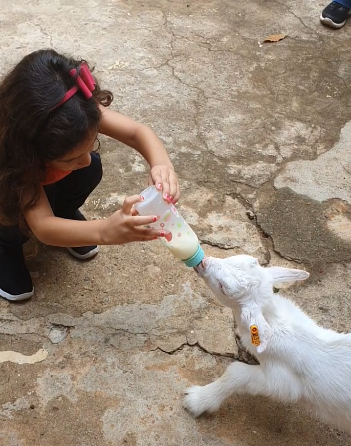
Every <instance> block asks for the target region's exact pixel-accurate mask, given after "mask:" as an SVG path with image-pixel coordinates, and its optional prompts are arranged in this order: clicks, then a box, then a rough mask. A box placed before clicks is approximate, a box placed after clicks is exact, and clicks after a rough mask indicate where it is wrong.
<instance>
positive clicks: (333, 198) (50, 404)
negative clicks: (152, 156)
mask: <svg viewBox="0 0 351 446" xmlns="http://www.w3.org/2000/svg"><path fill="white" fill-rule="evenodd" d="M326 4H327V2H323V1H322V0H316V1H313V2H310V1H302V0H287V1H277V0H275V1H273V0H272V1H270V0H261V1H260V0H254V1H250V2H242V1H241V2H239V1H233V0H198V1H193V0H187V1H185V0H173V1H171V0H168V1H167V0H86V1H84V2H82V1H78V0H51V1H46V0H22V1H21V2H10V1H8V0H0V21H1V47H0V48H1V67H0V71H1V74H3V73H5V72H6V70H7V69H9V68H10V67H11V66H12V65H13V64H15V63H16V62H17V61H18V60H19V59H20V58H21V57H22V56H24V55H25V54H27V53H28V52H30V51H32V50H36V49H39V48H45V47H53V48H55V49H56V50H58V51H60V52H65V53H69V54H73V55H75V56H76V57H82V58H85V59H86V60H88V61H89V62H90V63H92V64H94V65H95V67H96V68H95V72H96V75H97V76H98V78H99V79H100V81H101V83H102V84H103V85H104V86H106V88H109V89H110V90H112V91H113V92H114V94H115V101H114V103H113V107H114V108H116V109H118V110H119V111H121V112H122V113H124V114H127V115H129V116H131V117H132V118H134V119H136V120H139V121H141V122H143V123H145V124H147V125H150V126H151V127H152V128H153V129H154V130H155V131H156V133H157V134H158V135H159V136H160V138H161V139H162V140H163V141H164V143H165V145H166V147H167V149H168V150H169V153H170V156H171V157H172V160H173V162H174V165H175V167H176V170H177V172H178V174H179V178H180V182H181V187H182V197H181V200H180V203H179V207H180V210H181V212H182V213H183V215H184V216H186V218H187V220H188V222H189V223H190V224H191V225H192V227H193V228H194V230H195V231H196V232H197V234H198V236H199V238H200V240H201V241H202V243H203V247H204V250H205V251H206V253H207V254H210V255H215V256H219V257H226V256H229V255H233V254H236V253H248V254H251V255H254V256H256V257H257V258H258V259H259V260H260V262H261V263H262V264H268V263H270V264H274V265H292V266H296V265H298V266H299V267H301V266H302V267H303V268H306V269H307V270H308V271H310V272H311V277H310V279H309V280H308V281H307V282H306V283H303V284H300V285H299V286H290V287H288V288H287V289H286V290H285V291H284V292H285V293H287V294H288V295H289V296H291V297H292V299H294V300H295V301H296V302H298V303H299V304H300V305H301V306H302V307H303V308H304V309H305V310H306V312H307V313H308V314H310V315H311V316H312V317H313V318H314V319H315V320H317V321H318V322H320V323H321V324H322V325H324V326H325V327H332V328H334V329H336V330H340V331H343V330H351V299H350V298H351V207H350V206H351V121H350V119H351V113H350V98H351V94H350V86H351V70H350V65H349V60H350V58H349V55H350V36H351V23H349V24H347V25H346V26H345V27H344V28H343V29H341V30H339V31H332V30H329V29H327V28H324V27H322V26H321V25H320V23H319V19H318V17H319V14H320V12H321V10H322V9H323V7H324V6H325V5H326ZM277 33H282V34H285V35H286V37H285V38H284V39H283V40H281V41H279V42H276V43H273V42H264V39H265V37H267V36H268V35H270V34H277ZM101 153H102V158H103V163H104V169H105V174H104V178H103V181H102V183H101V185H100V186H99V187H98V189H97V190H96V191H95V192H94V194H93V195H92V196H91V197H90V199H89V201H88V202H87V204H86V206H85V210H84V211H85V213H86V215H87V216H88V217H89V218H103V217H106V216H108V215H110V214H111V213H112V212H113V211H115V210H116V209H118V207H119V205H120V204H121V202H122V201H123V198H124V197H125V196H126V195H131V194H134V193H138V192H139V191H141V190H142V189H143V187H144V186H145V184H146V178H147V169H146V166H145V164H144V162H143V161H142V160H141V158H140V157H139V156H138V155H137V154H135V153H134V152H133V151H131V150H129V149H128V148H126V147H123V146H122V145H121V144H119V143H116V142H114V141H111V140H107V139H103V140H102V150H101ZM36 250H37V254H36V255H35V256H34V257H33V255H34V254H35V251H36ZM26 251H27V254H28V256H29V257H31V258H30V259H29V260H28V265H29V268H30V271H31V273H32V276H33V280H34V282H35V288H36V294H35V296H34V297H33V298H32V299H31V300H30V301H29V302H26V303H23V304H17V305H15V304H9V303H8V302H6V301H4V300H2V301H1V302H0V312H1V315H0V350H1V352H0V361H1V362H2V363H1V364H0V444H1V445H4V446H31V445H35V446H63V445H70V446H95V445H98V446H111V445H114V446H122V445H123V446H151V445H152V446H173V445H174V446H175V445H177V446H178V445H184V446H190V445H191V446H205V445H206V446H227V445H234V446H251V445H257V444H258V445H264V444H268V445H271V446H278V445H279V446H281V445H287V446H301V445H328V446H336V445H343V446H347V445H349V446H350V445H351V437H350V436H348V435H347V434H345V433H342V432H339V431H337V430H336V429H335V428H333V427H332V426H329V425H326V424H323V423H321V422H319V421H316V420H314V419H313V418H311V417H310V416H309V414H307V413H305V412H304V411H301V410H299V409H297V408H296V407H295V406H284V405H282V404H278V403H275V402H273V401H271V400H266V399H262V398H252V397H246V396H244V397H243V396H233V397H232V398H230V399H229V400H228V401H227V402H226V403H225V405H224V406H223V407H222V408H221V409H220V411H219V412H218V413H216V414H214V415H212V416H204V417H202V418H199V419H198V420H194V419H193V418H192V417H191V416H190V415H189V414H188V413H187V412H186V411H185V410H184V409H183V408H182V406H181V399H182V394H183V392H184V389H185V388H186V387H187V386H189V385H191V384H205V383H208V382H210V381H211V380H213V379H214V378H216V377H218V376H219V375H220V374H221V373H222V372H223V371H224V369H225V368H226V366H227V365H228V364H229V363H230V362H231V361H232V360H233V359H240V360H243V361H248V360H250V358H248V356H247V355H246V354H245V352H242V351H240V349H238V346H237V343H236V339H235V334H234V323H233V317H232V314H231V311H230V310H229V309H227V308H223V307H221V305H219V303H218V302H217V301H216V300H215V298H214V297H213V296H212V294H211V293H210V292H209V290H208V289H207V288H206V287H205V285H204V284H203V283H202V282H201V280H200V279H198V278H197V276H196V275H195V274H194V273H193V271H192V270H190V269H188V268H186V267H185V266H183V265H182V264H181V262H179V261H177V260H176V259H175V258H174V257H173V256H172V255H171V254H170V253H169V252H168V251H167V250H166V249H165V248H163V247H162V246H161V244H160V243H159V242H158V241H156V242H151V243H148V244H130V245H126V246H116V247H102V248H101V251H100V253H99V255H98V256H97V257H96V258H95V259H94V260H92V261H90V262H88V263H84V264H83V263H79V262H78V261H75V260H73V259H72V258H70V257H69V255H68V254H67V253H66V252H65V250H63V249H56V248H51V247H44V246H40V245H39V246H36V245H35V244H34V243H30V244H29V245H28V246H27V248H26ZM3 351H14V352H18V353H21V354H23V355H26V356H30V357H31V358H29V359H28V357H27V358H24V360H26V361H30V362H32V363H31V364H28V363H27V364H23V363H22V364H21V362H23V361H22V360H23V356H20V357H19V356H18V355H16V354H12V356H11V357H9V356H7V357H4V354H3V353H2V352H3ZM31 355H35V356H33V357H32V356H31ZM6 359H11V361H5V360H6ZM253 367H254V365H253ZM316 367H318V364H316Z"/></svg>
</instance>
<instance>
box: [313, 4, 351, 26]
mask: <svg viewBox="0 0 351 446" xmlns="http://www.w3.org/2000/svg"><path fill="white" fill-rule="evenodd" d="M349 12H350V9H349V8H347V7H346V6H344V5H342V4H341V3H337V2H331V3H329V5H328V6H327V7H326V8H324V9H323V11H322V14H321V16H320V18H319V19H320V21H321V22H322V23H323V24H324V25H327V26H330V27H331V28H335V29H339V28H342V27H343V26H344V25H345V23H346V20H347V19H348V17H349Z"/></svg>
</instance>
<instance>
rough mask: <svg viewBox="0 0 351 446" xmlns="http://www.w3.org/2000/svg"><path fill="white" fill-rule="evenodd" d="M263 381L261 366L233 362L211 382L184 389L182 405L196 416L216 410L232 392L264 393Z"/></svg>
mask: <svg viewBox="0 0 351 446" xmlns="http://www.w3.org/2000/svg"><path fill="white" fill-rule="evenodd" d="M265 382H266V380H265V377H264V373H263V370H262V368H261V366H259V365H248V364H245V363H242V362H233V363H232V364H230V366H228V367H227V369H226V371H225V372H224V373H223V375H222V376H221V377H220V378H219V379H217V380H216V381H214V382H213V383H211V384H207V386H203V387H201V386H193V387H189V388H188V389H186V392H185V397H184V400H183V406H184V407H185V408H186V409H188V410H189V412H191V413H192V414H193V415H194V416H195V417H198V416H199V415H201V414H202V413H204V412H215V411H216V410H218V409H219V407H220V406H221V404H222V403H223V401H224V400H225V399H226V398H228V397H229V396H230V395H232V394H233V393H250V394H252V395H258V394H261V395H262V394H265V393H266V392H265V391H264V389H265Z"/></svg>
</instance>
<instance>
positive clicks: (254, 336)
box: [250, 325, 261, 347]
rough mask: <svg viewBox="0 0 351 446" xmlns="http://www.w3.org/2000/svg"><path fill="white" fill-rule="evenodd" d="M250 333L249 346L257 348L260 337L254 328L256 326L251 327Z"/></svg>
mask: <svg viewBox="0 0 351 446" xmlns="http://www.w3.org/2000/svg"><path fill="white" fill-rule="evenodd" d="M250 331H251V344H253V345H256V347H257V346H258V345H260V344H261V341H260V335H259V334H258V328H257V327H256V325H251V326H250Z"/></svg>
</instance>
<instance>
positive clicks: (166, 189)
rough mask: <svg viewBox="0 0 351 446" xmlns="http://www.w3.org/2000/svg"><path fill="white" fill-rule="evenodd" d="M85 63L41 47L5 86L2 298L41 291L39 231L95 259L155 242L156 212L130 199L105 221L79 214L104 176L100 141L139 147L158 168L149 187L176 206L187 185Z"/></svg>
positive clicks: (0, 106) (0, 188)
mask: <svg viewBox="0 0 351 446" xmlns="http://www.w3.org/2000/svg"><path fill="white" fill-rule="evenodd" d="M111 102H112V94H111V93H110V92H109V91H106V90H101V89H100V87H99V85H98V83H97V82H96V80H95V79H94V78H93V76H92V74H91V73H90V70H89V67H88V65H87V63H86V62H84V61H81V60H75V59H73V58H68V57H65V56H62V55H60V54H58V53H57V52H55V51H53V50H40V51H35V52H34V53H31V54H29V55H28V56H26V57H24V58H23V59H22V60H21V61H20V62H19V64H18V65H17V66H15V68H14V69H13V70H12V71H11V72H10V73H9V74H8V75H7V76H6V77H5V79H4V80H3V82H2V83H1V84H0V296H1V297H3V298H5V299H8V300H11V301H15V300H24V299H28V298H30V297H31V296H32V295H33V293H34V288H33V284H32V280H31V277H30V274H29V271H28V269H27V267H26V265H25V261H24V256H23V249H22V245H23V244H24V243H25V242H26V241H27V240H28V238H29V236H30V235H31V234H33V235H34V236H35V237H36V238H37V239H38V240H39V241H40V242H42V243H45V244H47V245H54V246H63V247H67V249H68V251H69V252H70V253H71V254H72V255H73V256H75V257H77V258H78V259H82V260H85V259H89V258H91V257H93V256H95V255H96V254H97V252H98V246H97V245H113V244H123V243H129V242H134V241H149V240H154V239H156V238H157V237H163V236H164V235H165V234H164V232H162V231H161V232H159V231H156V230H153V229H150V228H146V227H145V225H148V224H149V223H151V222H154V221H156V220H157V219H158V217H157V216H148V217H141V216H137V215H136V213H135V211H134V210H133V204H135V203H137V202H138V201H140V200H141V198H140V196H139V195H135V196H132V197H128V198H126V200H125V201H124V203H123V206H122V209H121V210H119V211H117V212H115V213H114V214H112V215H111V216H110V217H109V218H107V219H106V220H94V221H86V220H85V218H84V216H83V215H82V214H81V213H80V211H79V210H78V209H79V208H80V207H81V206H82V205H83V203H84V202H85V200H86V198H87V197H88V196H89V194H90V193H91V192H92V191H93V190H94V189H95V188H96V186H97V185H98V184H99V182H100V180H101V177H102V167H101V161H100V156H99V155H98V154H97V153H95V151H96V149H97V148H98V145H99V143H98V139H97V138H98V135H99V133H103V134H104V135H107V136H110V137H111V138H114V139H116V140H118V141H121V142H123V143H124V144H126V145H128V146H130V147H132V148H134V149H135V150H137V151H138V152H139V153H140V154H141V155H142V156H143V157H144V158H145V160H146V161H147V162H148V163H149V165H150V176H149V183H150V184H155V185H156V187H157V188H159V189H160V190H161V189H163V196H164V199H165V200H167V201H170V202H173V203H175V202H177V200H178V198H179V183H178V180H177V176H176V174H175V172H174V169H173V166H172V163H171V161H170V159H169V157H168V155H167V152H166V150H165V148H164V147H163V145H162V143H161V141H160V140H159V139H158V138H157V136H156V135H155V134H154V132H153V131H152V130H151V129H149V128H148V127H145V126H144V125H141V124H138V123H136V122H134V121H132V120H131V119H130V118H128V117H126V116H123V115H121V114H120V113H117V112H115V111H112V110H109V109H107V108H106V107H107V106H108V105H110V103H111Z"/></svg>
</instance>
